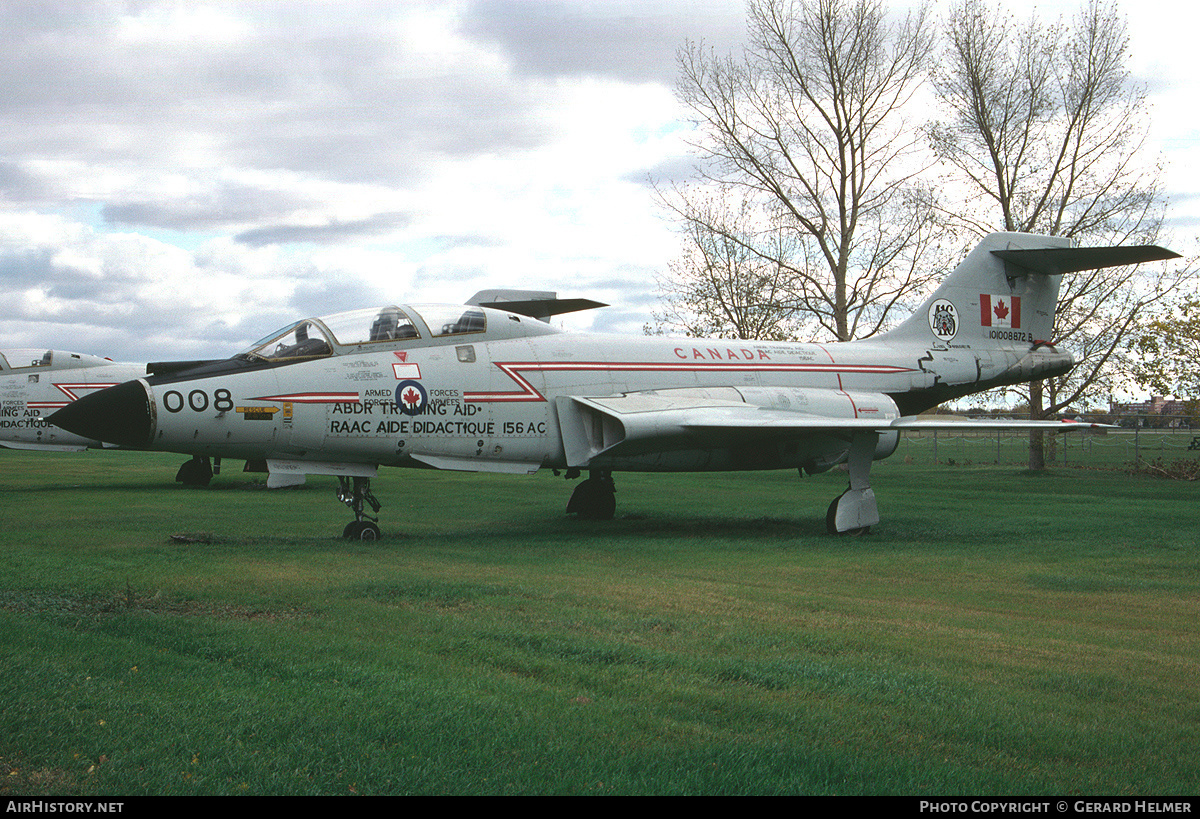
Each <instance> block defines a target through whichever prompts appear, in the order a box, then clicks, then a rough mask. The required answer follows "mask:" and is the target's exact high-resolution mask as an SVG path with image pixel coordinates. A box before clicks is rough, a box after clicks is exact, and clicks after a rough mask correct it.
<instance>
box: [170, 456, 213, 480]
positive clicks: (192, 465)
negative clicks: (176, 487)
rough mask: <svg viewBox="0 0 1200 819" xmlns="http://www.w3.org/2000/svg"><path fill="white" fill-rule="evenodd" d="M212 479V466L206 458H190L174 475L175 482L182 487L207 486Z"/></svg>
mask: <svg viewBox="0 0 1200 819" xmlns="http://www.w3.org/2000/svg"><path fill="white" fill-rule="evenodd" d="M212 479H213V471H212V466H210V465H209V462H208V459H207V458H192V459H191V460H190V461H184V462H183V465H182V466H180V467H179V471H178V472H176V473H175V480H176V482H178V483H181V484H183V485H184V486H208V485H209V484H210V483H211V482H212Z"/></svg>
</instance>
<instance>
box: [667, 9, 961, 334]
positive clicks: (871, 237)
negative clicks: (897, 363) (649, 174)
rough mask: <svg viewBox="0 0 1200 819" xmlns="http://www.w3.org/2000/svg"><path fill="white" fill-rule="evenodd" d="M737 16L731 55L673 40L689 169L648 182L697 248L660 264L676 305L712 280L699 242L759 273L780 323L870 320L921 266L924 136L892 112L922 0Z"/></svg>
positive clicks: (871, 324) (921, 64) (861, 327)
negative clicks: (745, 35)
mask: <svg viewBox="0 0 1200 819" xmlns="http://www.w3.org/2000/svg"><path fill="white" fill-rule="evenodd" d="M748 29H749V44H748V45H747V46H746V48H745V49H744V52H743V54H742V55H741V58H740V59H735V58H734V57H732V56H730V57H718V56H716V55H714V54H713V53H712V52H711V51H710V50H708V49H705V48H704V47H703V46H702V45H699V44H696V43H688V44H687V45H685V46H684V47H683V48H682V49H681V50H680V52H679V65H680V82H679V90H678V94H679V98H680V99H681V100H682V102H683V103H684V104H685V105H686V106H687V107H688V108H689V109H690V111H691V112H692V115H693V118H694V122H695V124H696V126H697V132H698V134H699V135H700V136H699V139H698V140H697V142H696V143H695V147H696V149H697V151H698V154H699V157H700V160H701V165H700V173H701V177H702V182H701V184H700V185H699V186H697V187H694V188H692V189H678V188H677V189H673V190H671V191H669V192H667V193H665V194H664V195H663V197H662V198H663V200H664V201H665V202H666V203H667V205H668V206H669V207H670V208H671V209H672V210H673V211H674V212H675V213H676V215H677V216H678V217H679V220H680V223H681V225H682V227H683V232H684V234H685V235H686V236H688V238H689V248H688V250H687V251H686V255H685V259H686V258H687V257H689V256H690V257H691V258H692V259H693V260H696V259H698V260H699V262H698V263H697V262H696V261H686V260H685V262H684V263H683V264H682V265H678V266H676V269H675V270H674V271H673V273H674V274H675V283H676V285H677V288H676V290H674V291H673V292H674V293H675V297H676V302H675V306H676V307H682V306H685V305H686V306H687V307H688V309H691V308H692V305H691V304H687V303H686V300H682V301H681V300H679V299H678V295H679V293H680V292H681V290H682V291H683V292H695V291H696V289H697V287H698V289H699V291H701V292H702V291H704V290H705V289H706V288H709V287H710V284H711V282H710V280H708V279H706V278H705V275H706V274H709V273H711V272H712V268H711V265H710V264H709V261H710V259H709V257H708V255H707V253H706V251H705V248H713V249H716V248H718V247H720V248H722V249H721V251H720V253H719V254H718V255H722V254H723V259H724V260H725V261H727V262H730V263H733V264H734V265H735V266H736V267H737V269H738V270H740V271H741V272H739V273H738V274H737V276H738V277H740V278H739V280H740V281H741V282H742V284H743V285H745V284H746V283H748V282H752V281H754V280H756V277H760V276H764V277H765V279H766V280H769V282H770V287H771V289H770V292H769V293H767V292H763V293H760V294H759V298H758V299H757V302H758V303H759V304H762V303H764V302H765V300H766V298H768V297H770V298H771V299H773V300H774V301H775V303H776V304H777V305H778V307H779V309H780V310H782V311H783V313H784V314H785V315H786V316H787V317H788V319H789V320H790V321H791V326H790V327H789V328H787V329H788V332H793V331H794V332H795V333H797V334H807V335H810V336H818V335H824V336H826V337H832V338H834V339H836V340H839V341H846V340H849V339H852V338H862V337H866V336H869V335H872V334H873V333H875V332H878V331H879V330H880V329H881V328H882V327H884V325H885V322H886V320H887V315H888V312H889V310H890V309H891V308H892V307H893V306H895V305H897V304H898V303H902V302H903V301H904V300H905V299H906V297H908V296H909V295H910V294H912V293H913V292H914V291H915V290H917V289H919V288H920V287H921V285H922V284H923V283H924V282H925V281H926V280H927V278H928V277H929V275H930V273H931V272H932V271H930V270H929V268H928V267H927V266H926V265H923V264H922V260H923V256H924V254H925V252H926V250H927V248H928V246H929V245H930V244H931V243H933V242H934V241H935V240H936V238H937V233H936V231H935V229H934V209H933V207H932V195H931V194H930V192H929V190H928V189H926V190H924V191H921V190H920V189H918V187H917V186H916V185H915V184H914V179H915V178H916V176H917V175H918V174H919V173H920V172H921V171H922V170H923V169H924V167H925V166H924V165H922V164H921V162H920V160H919V159H918V157H919V155H920V153H921V150H922V148H923V146H922V144H921V140H920V138H919V131H918V130H917V129H914V128H911V127H909V126H908V123H906V122H905V121H904V119H903V117H902V115H901V112H902V109H903V108H904V107H905V105H906V104H907V103H909V101H910V100H911V98H912V96H913V94H914V93H915V91H916V89H917V88H918V87H919V85H920V83H921V82H922V79H923V76H924V72H925V70H926V67H927V66H926V61H927V59H928V57H929V55H930V53H931V49H932V45H933V32H932V24H931V20H930V17H929V14H928V10H927V8H926V7H922V8H921V9H919V10H918V11H916V12H914V13H912V14H911V15H909V16H908V17H907V18H906V19H905V20H904V21H902V22H892V21H891V20H890V18H889V17H888V15H887V14H886V12H885V10H884V8H883V5H882V3H881V2H879V0H751V2H750V3H749V6H748ZM714 197H715V198H716V199H717V200H723V201H733V202H737V203H739V205H738V206H737V207H732V206H716V207H714V206H713V201H714ZM734 214H736V216H737V217H738V218H737V219H731V218H730V216H731V215H734ZM697 251H699V255H698V256H697V255H696V254H697ZM697 273H699V274H701V275H700V276H699V277H698V278H697V277H695V276H693V274H697ZM681 275H682V276H683V278H680V276H681ZM692 285H696V287H692ZM671 292H672V291H671V290H670V288H668V296H670V293H671ZM743 292H745V289H744V287H743ZM692 301H693V302H695V303H696V304H698V305H699V306H701V307H704V308H705V309H708V308H707V307H706V303H705V300H704V299H692ZM668 302H670V297H669V298H668ZM722 306H723V307H728V305H722Z"/></svg>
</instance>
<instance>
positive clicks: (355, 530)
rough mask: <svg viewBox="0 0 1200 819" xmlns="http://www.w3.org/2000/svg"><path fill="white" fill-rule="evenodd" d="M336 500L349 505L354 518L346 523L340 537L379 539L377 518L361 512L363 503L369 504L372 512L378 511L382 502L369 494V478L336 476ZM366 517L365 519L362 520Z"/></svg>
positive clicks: (348, 538)
mask: <svg viewBox="0 0 1200 819" xmlns="http://www.w3.org/2000/svg"><path fill="white" fill-rule="evenodd" d="M337 494H338V500H340V501H341V502H342V503H344V504H346V505H347V506H349V507H350V509H351V510H353V512H354V520H352V521H351V522H350V523H347V524H346V528H345V529H344V530H343V531H342V537H344V538H346V539H347V540H379V538H380V534H379V526H378V525H377V522H378V521H379V518H373V517H371V516H370V515H367V514H364V513H363V506H364V504H369V505H370V506H371V511H372V512H378V511H379V507H380V506H382V504H381V503H380V502H379V501H378V500H376V498H375V496H374V495H372V494H371V479H370V478H357V477H355V478H350V477H346V476H345V475H339V476H338V493H337ZM363 518H367V520H363Z"/></svg>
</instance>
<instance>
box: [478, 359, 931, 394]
mask: <svg viewBox="0 0 1200 819" xmlns="http://www.w3.org/2000/svg"><path fill="white" fill-rule="evenodd" d="M495 364H496V366H497V367H499V368H500V369H501V370H502V371H503V372H504V374H505V375H507V376H508V377H509V378H511V379H512V380H513V381H514V382H516V384H517V385H518V386H519V387H520V388H521V389H520V390H518V391H515V392H512V391H510V392H464V393H463V400H464V401H471V402H475V403H493V402H509V401H545V400H546V397H545V396H544V395H542V394H541V393H540V392H538V390H537V389H536V388H535V387H534V386H533V385H532V384H530V383H529V381H528V380H527V379H526V378H524V377H523V376H522V375H521V374H520V373H522V372H543V373H546V372H645V373H665V372H707V373H713V372H729V373H732V372H738V373H746V372H753V373H834V374H836V375H837V376H838V379H839V383H840V379H841V375H842V373H874V374H876V375H891V374H894V373H904V372H911V371H912V368H911V367H896V366H891V365H887V364H811V363H805V364H776V363H771V364H764V363H761V362H755V363H753V364H736V363H732V362H726V361H719V362H711V361H694V362H693V361H688V362H674V361H671V362H665V363H655V362H647V361H636V362H634V361H631V362H609V361H497V362H495Z"/></svg>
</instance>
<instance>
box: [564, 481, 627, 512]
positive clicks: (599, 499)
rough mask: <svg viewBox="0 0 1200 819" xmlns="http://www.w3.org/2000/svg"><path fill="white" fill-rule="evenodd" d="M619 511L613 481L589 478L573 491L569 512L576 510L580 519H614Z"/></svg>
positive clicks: (568, 503) (568, 505)
mask: <svg viewBox="0 0 1200 819" xmlns="http://www.w3.org/2000/svg"><path fill="white" fill-rule="evenodd" d="M616 511H617V496H616V495H615V494H613V488H612V481H611V480H609V481H606V480H604V479H603V478H588V479H587V480H586V481H584V482H583V483H581V484H579V486H577V487H575V491H574V492H572V493H571V500H570V501H568V502H567V513H568V514H569V513H571V512H574V513H575V514H576V515H577V516H578V517H579V519H580V520H612V517H613V515H614V514H615V513H616Z"/></svg>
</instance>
